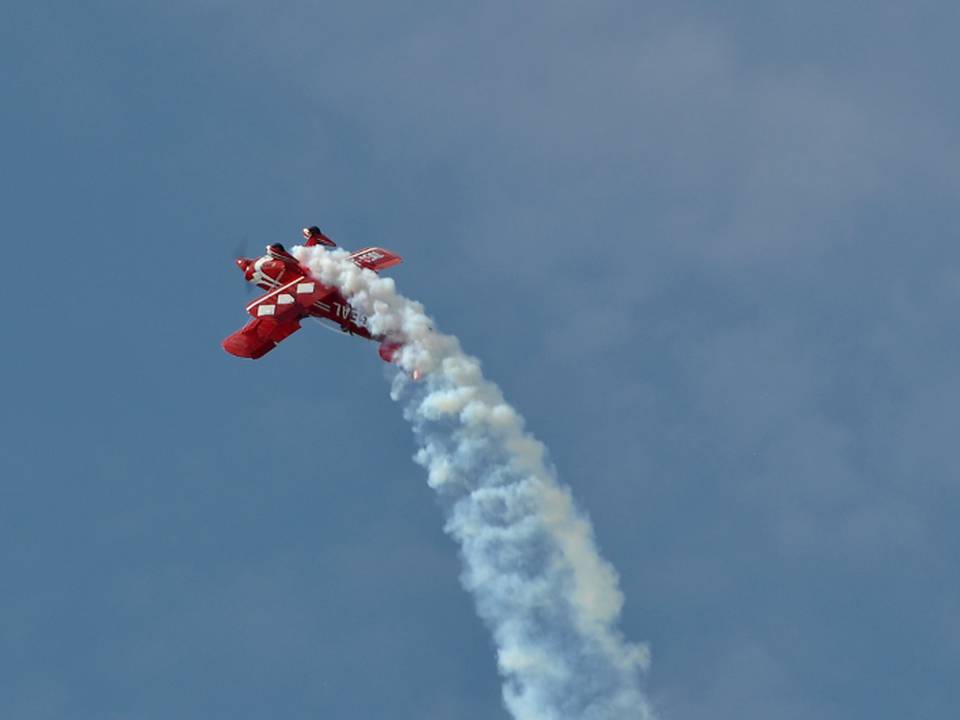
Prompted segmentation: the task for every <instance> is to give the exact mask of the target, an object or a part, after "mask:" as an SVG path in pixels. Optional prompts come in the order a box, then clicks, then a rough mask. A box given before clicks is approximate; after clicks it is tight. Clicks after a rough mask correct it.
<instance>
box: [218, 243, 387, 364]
mask: <svg viewBox="0 0 960 720" xmlns="http://www.w3.org/2000/svg"><path fill="white" fill-rule="evenodd" d="M303 236H304V238H306V242H305V243H304V246H306V247H310V246H313V245H326V246H327V247H336V243H334V242H333V240H331V239H330V238H328V237H327V236H326V235H324V234H323V233H322V232H320V229H319V228H317V227H309V228H304V229H303ZM350 259H351V260H352V261H353V262H354V263H355V264H357V265H358V266H360V267H364V268H369V269H370V270H373V271H374V272H379V271H381V270H384V269H386V268H389V267H393V266H394V265H399V264H400V263H401V262H402V261H403V260H402V258H401V257H400V256H399V255H395V254H393V253H392V252H390V251H389V250H384V249H383V248H378V247H370V248H364V249H363V250H359V251H357V252H355V253H353V254H352V255H350ZM236 262H237V267H239V268H240V270H241V271H242V272H243V277H244V279H246V281H247V282H250V283H253V284H254V285H256V286H257V287H260V288H263V289H264V290H266V291H267V293H266V295H262V296H260V297H259V298H257V299H256V300H254V301H253V302H252V303H250V304H249V305H247V312H248V313H250V314H251V315H252V316H253V320H251V321H250V322H248V323H247V324H246V325H245V326H244V327H243V328H242V329H240V330H238V331H237V332H235V333H234V334H233V335H231V336H230V337H228V338H227V339H226V340H224V341H223V349H224V350H226V351H227V352H228V353H231V354H232V355H236V356H238V357H245V358H253V359H257V358H261V357H263V356H264V355H266V354H267V353H268V352H270V351H271V350H273V348H275V347H276V346H277V345H278V344H279V343H280V342H281V341H282V340H284V339H285V338H288V337H290V336H291V335H292V334H293V333H295V332H296V331H297V330H299V329H300V321H301V320H302V319H303V318H306V317H313V318H316V319H318V320H319V321H320V322H322V323H325V324H327V325H330V326H332V327H334V328H336V329H338V330H341V331H342V332H345V333H349V334H350V335H359V336H360V337H363V338H367V339H369V340H377V341H379V342H380V357H382V358H383V359H384V360H385V361H387V362H390V361H391V360H393V357H394V354H395V353H396V352H397V350H398V349H399V348H400V345H399V344H398V343H394V342H390V341H388V340H386V339H384V338H380V337H375V336H374V335H372V334H371V333H370V331H369V330H368V329H367V318H366V317H364V316H363V315H362V314H360V313H359V312H357V311H356V310H355V309H354V308H352V307H351V306H350V303H348V302H347V300H346V299H345V298H344V297H343V295H342V294H341V293H340V291H339V290H337V289H336V288H332V287H328V286H326V285H324V284H323V283H321V282H318V281H317V280H316V279H315V278H313V277H312V276H311V275H310V272H309V271H308V270H307V269H306V268H305V267H303V266H302V265H301V264H300V263H299V262H298V261H297V259H296V258H295V257H293V255H291V254H290V253H288V252H287V250H286V249H285V248H284V247H283V245H280V244H279V243H277V244H274V245H268V246H267V254H266V255H264V256H263V257H260V258H257V259H256V260H254V259H252V258H245V257H239V258H237V260H236Z"/></svg>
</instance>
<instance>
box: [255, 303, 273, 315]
mask: <svg viewBox="0 0 960 720" xmlns="http://www.w3.org/2000/svg"><path fill="white" fill-rule="evenodd" d="M276 312H277V306H276V305H267V304H266V303H264V304H262V305H261V306H260V307H258V308H257V316H258V317H263V316H264V315H273V314H275V313H276Z"/></svg>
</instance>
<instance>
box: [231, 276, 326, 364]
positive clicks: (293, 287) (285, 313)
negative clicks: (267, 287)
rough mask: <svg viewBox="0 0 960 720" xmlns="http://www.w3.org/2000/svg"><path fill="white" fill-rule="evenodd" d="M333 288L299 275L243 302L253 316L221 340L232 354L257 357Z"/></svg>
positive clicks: (291, 330)
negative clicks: (247, 302)
mask: <svg viewBox="0 0 960 720" xmlns="http://www.w3.org/2000/svg"><path fill="white" fill-rule="evenodd" d="M332 292H333V290H332V289H331V288H328V287H326V286H324V285H321V284H320V283H318V282H315V281H313V280H308V279H307V278H306V277H304V276H300V277H298V278H295V279H294V280H291V281H290V282H288V283H286V284H284V285H281V286H280V287H278V288H277V289H276V290H271V291H270V292H268V293H267V294H266V295H263V296H262V297H259V298H257V299H256V300H254V301H253V302H252V303H250V304H249V305H247V312H248V313H250V314H251V315H253V320H251V321H250V322H248V323H247V324H246V325H245V326H244V327H243V328H241V329H240V330H237V332H235V333H234V334H233V335H231V336H230V337H228V338H227V339H226V340H224V341H223V349H224V350H226V351H227V352H228V353H231V354H232V355H237V356H238V357H246V358H253V359H256V358H261V357H263V356H264V355H266V354H267V353H268V352H270V351H271V350H273V348H275V347H276V346H277V345H278V344H279V343H280V341H281V340H283V339H284V338H287V337H289V336H290V335H292V334H293V333H295V332H296V331H297V330H299V329H300V319H301V318H302V317H304V316H306V315H307V314H308V310H309V308H310V306H311V305H313V304H314V303H315V302H317V301H318V300H320V299H321V298H323V297H326V296H327V295H329V294H331V293H332Z"/></svg>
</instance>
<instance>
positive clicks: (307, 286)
mask: <svg viewBox="0 0 960 720" xmlns="http://www.w3.org/2000/svg"><path fill="white" fill-rule="evenodd" d="M313 288H314V285H313V283H312V282H305V283H299V284H298V285H297V294H298V295H303V294H306V293H312V292H313Z"/></svg>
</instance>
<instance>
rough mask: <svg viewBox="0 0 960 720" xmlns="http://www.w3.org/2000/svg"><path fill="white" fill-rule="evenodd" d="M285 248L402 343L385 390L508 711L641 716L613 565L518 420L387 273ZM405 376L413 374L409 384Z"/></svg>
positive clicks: (535, 718) (568, 719)
mask: <svg viewBox="0 0 960 720" xmlns="http://www.w3.org/2000/svg"><path fill="white" fill-rule="evenodd" d="M294 254H295V255H296V256H297V258H298V259H299V260H300V262H301V263H303V264H304V265H305V266H307V267H309V269H310V271H311V273H312V274H313V276H314V277H315V278H317V279H318V280H320V282H322V283H324V284H326V285H330V286H334V287H337V288H339V289H340V290H341V292H342V293H343V294H344V296H345V297H346V298H347V299H348V301H349V302H350V304H351V305H352V306H353V307H354V308H355V309H356V310H357V311H358V312H360V313H363V314H364V315H366V317H367V325H368V328H369V329H370V331H371V332H372V333H373V334H374V335H376V336H381V337H385V338H388V339H389V340H391V341H397V342H401V343H403V347H402V349H401V350H400V351H399V353H398V354H397V356H396V358H395V362H396V364H397V365H399V366H400V368H402V370H403V371H404V372H398V373H397V374H396V375H395V377H394V380H393V386H392V390H391V396H392V397H393V399H394V400H401V401H403V402H404V416H405V417H406V418H407V420H409V421H410V423H411V425H412V426H413V429H414V433H415V435H416V438H417V441H418V444H419V450H418V452H417V453H416V455H415V459H416V461H417V462H418V463H419V464H421V465H422V466H423V467H424V468H425V469H426V471H427V477H428V483H429V485H430V487H431V488H433V489H434V490H435V491H436V492H437V494H438V495H439V496H440V498H441V501H442V505H443V507H444V508H445V510H446V513H447V517H446V526H445V530H446V532H447V533H448V534H449V535H451V536H452V537H453V538H455V539H456V541H457V542H458V543H459V545H460V548H461V554H462V557H463V562H464V570H463V574H462V578H461V579H462V582H463V585H464V586H465V587H466V588H467V590H469V591H470V592H471V593H472V594H473V596H474V598H475V601H476V606H477V610H478V612H479V614H480V616H481V617H482V618H483V620H484V622H485V623H486V624H487V625H488V626H489V628H490V630H491V632H492V634H493V637H494V640H495V644H496V648H497V664H498V666H499V670H500V674H501V676H502V677H503V682H504V684H503V697H504V702H505V704H506V706H507V708H508V710H509V711H510V713H511V714H512V715H513V717H514V718H516V719H517V720H634V719H639V720H647V719H649V718H652V712H651V711H650V709H649V706H648V704H647V701H646V699H645V697H644V695H643V693H642V692H641V689H640V675H641V673H642V671H643V670H644V669H645V668H646V666H647V664H648V654H647V651H646V648H645V647H644V646H641V645H636V644H631V643H629V642H627V641H626V640H625V639H624V638H623V636H622V635H621V633H620V632H619V630H618V629H617V627H616V621H617V619H618V617H619V614H620V610H621V607H622V605H623V596H622V595H621V593H620V591H619V589H618V587H617V575H616V572H615V570H614V569H613V568H612V567H611V565H610V564H609V563H607V562H606V561H605V560H603V558H601V557H600V555H599V553H598V551H597V548H596V545H595V543H594V539H593V530H592V528H591V526H590V522H589V521H588V520H587V518H586V517H584V515H583V514H582V513H580V512H579V511H578V510H577V508H576V506H575V505H574V503H573V499H572V497H571V495H570V491H569V490H568V489H567V488H566V487H564V486H563V485H561V484H560V483H559V482H558V481H557V478H556V475H555V473H554V471H553V469H552V467H551V466H550V465H549V463H548V460H547V458H546V452H545V448H544V446H543V445H542V444H541V443H540V442H539V441H537V440H536V439H534V438H533V437H532V436H531V435H529V434H528V433H527V432H525V430H524V421H523V418H522V417H521V416H520V415H519V413H517V411H516V410H514V409H513V408H512V407H511V406H510V405H509V404H508V403H507V402H506V401H505V400H504V398H503V395H502V393H501V392H500V389H499V388H498V387H497V386H496V385H495V384H493V383H492V382H490V381H488V380H486V379H485V378H484V377H483V374H482V373H481V370H480V363H479V361H478V360H477V359H476V358H474V357H471V356H470V355H467V354H466V353H464V352H463V351H462V350H461V348H460V343H459V341H458V340H457V338H455V337H453V336H450V335H444V334H442V333H440V332H437V331H436V330H435V329H434V324H433V321H432V320H431V319H430V318H429V317H428V316H427V314H426V313H425V312H424V308H423V306H422V305H421V304H420V303H418V302H416V301H413V300H409V299H407V298H405V297H403V296H402V295H400V294H399V293H398V292H397V291H396V286H395V284H394V282H393V280H392V279H390V278H381V277H379V276H378V275H376V274H375V273H373V272H371V271H370V270H365V269H360V268H358V267H357V266H356V265H354V264H353V263H352V262H351V261H350V260H348V259H347V253H346V252H344V251H341V250H334V251H327V250H324V249H322V248H319V247H310V248H303V247H299V248H295V249H294ZM414 373H416V374H418V375H419V376H421V377H422V379H421V380H420V381H419V382H412V381H411V380H410V377H411V375H413V374H414Z"/></svg>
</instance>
